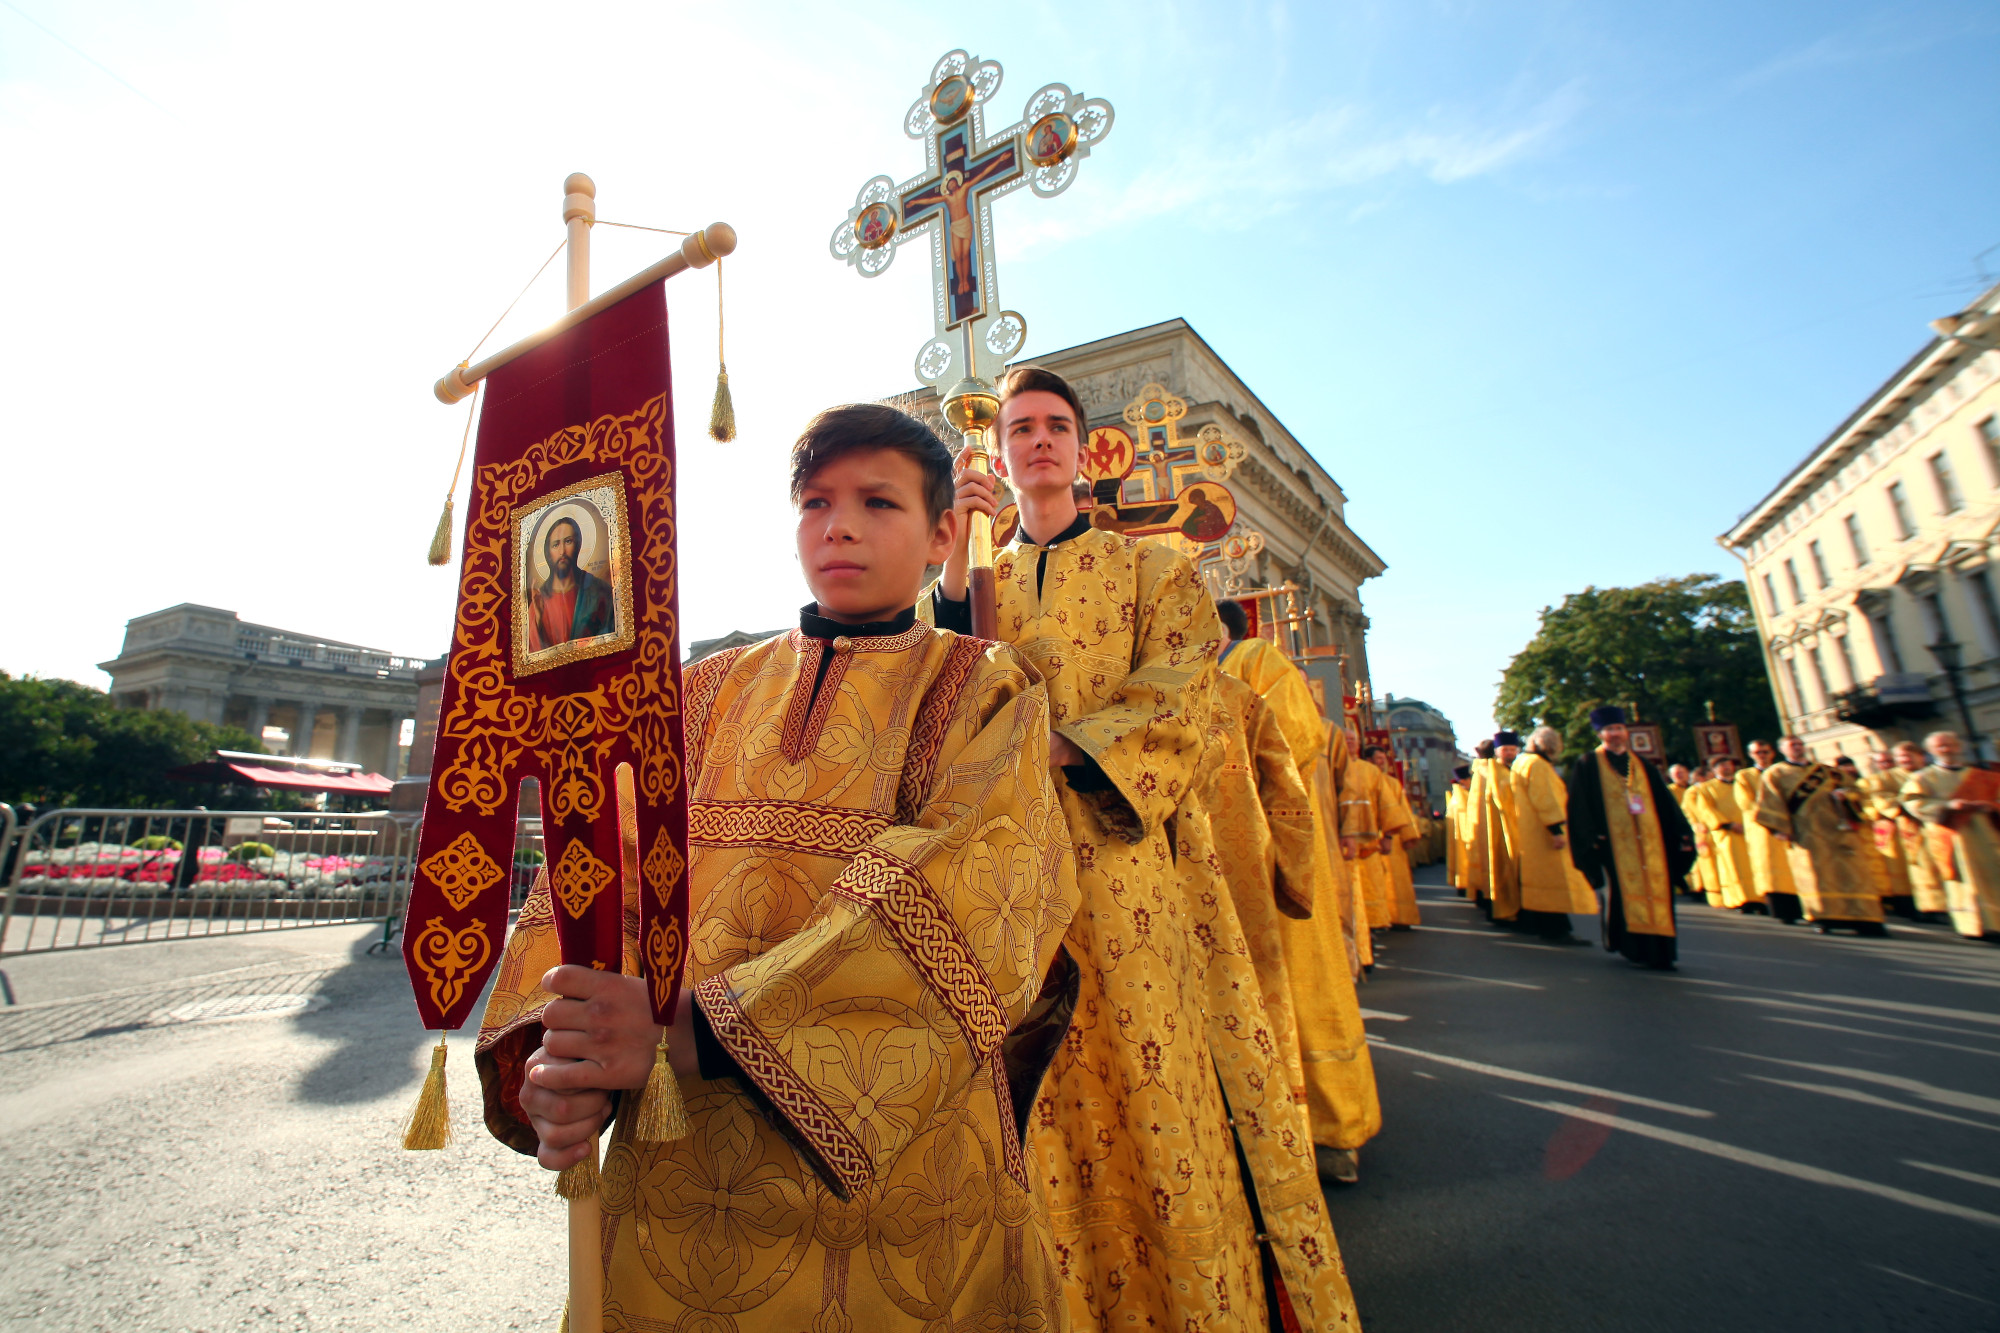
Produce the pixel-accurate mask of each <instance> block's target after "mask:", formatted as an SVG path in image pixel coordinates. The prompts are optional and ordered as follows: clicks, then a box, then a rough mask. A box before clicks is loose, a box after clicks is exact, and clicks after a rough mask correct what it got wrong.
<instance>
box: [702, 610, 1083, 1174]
mask: <svg viewBox="0 0 2000 1333" xmlns="http://www.w3.org/2000/svg"><path fill="white" fill-rule="evenodd" d="M968 642H972V641H968ZM985 653H986V655H985V657H984V658H983V659H982V661H981V666H980V669H979V670H978V671H977V672H975V673H974V675H973V677H972V679H971V680H969V681H968V682H966V684H965V685H964V686H963V687H961V694H960V697H959V698H958V700H957V701H956V703H955V704H954V706H953V707H952V710H951V721H950V725H949V726H948V727H947V728H946V729H945V733H944V736H943V740H942V745H941V750H940V753H939V755H938V761H937V766H936V768H935V770H934V772H935V776H934V777H933V778H932V780H931V790H930V792H929V793H928V795H927V797H926V798H925V799H924V801H923V803H922V805H921V807H920V808H919V810H918V811H917V813H916V815H915V817H914V819H912V820H911V821H910V822H909V823H902V824H894V825H891V826H890V827H889V828H887V829H885V830H883V831H882V832H881V833H879V834H877V835H876V836H875V837H874V838H873V839H872V840H870V842H869V843H868V845H866V846H865V847H863V848H862V849H861V850H860V851H859V852H858V853H856V855H855V856H854V858H853V860H852V861H850V862H849V864H848V866H847V868H846V869H845V870H844V871H842V872H841V874H840V876H839V877H838V878H837V879H836V880H835V881H834V883H833V884H832V886H831V888H830V890H829V891H828V893H827V895H826V897H825V898H823V899H822V900H821V902H820V903H819V905H818V907H817V908H816V909H815V911H814V912H813V914H812V916H811V917H810V918H809V919H808V920H807V922H806V924H805V925H804V926H803V927H802V928H801V929H800V930H799V931H798V932H797V933H796V934H794V935H792V936H791V937H790V938H788V939H786V940H784V941H783V942H782V943H779V944H777V945H775V946H774V947H772V948H770V949H769V950H768V951H766V952H765V953H763V954H760V955H759V956H757V957H755V958H752V959H748V960H746V961H744V962H741V963H738V964H736V965H735V966H733V967H730V968H727V969H725V970H723V971H720V972H717V973H715V974H713V975H711V976H709V977H708V978H707V979H705V980H704V981H702V982H701V983H700V985H698V986H697V987H696V988H695V996H696V999H697V1000H698V1001H699V1002H700V1005H701V1011H702V1013H703V1015H704V1016H705V1018H706V1019H707V1021H708V1024H709V1026H710V1028H711V1029H712V1030H713V1032H714V1035H715V1037H716V1039H717V1040H718V1041H719V1042H721V1044H722V1045H723V1046H724V1047H725V1048H726V1049H727V1050H728V1052H729V1054H730V1057H731V1058H732V1059H734V1060H735V1061H736V1063H737V1065H738V1067H739V1068H740V1069H741V1071H742V1073H743V1076H744V1077H745V1078H748V1079H749V1080H751V1081H752V1082H753V1083H755V1084H756V1086H757V1089H758V1091H759V1092H760V1093H762V1094H763V1096H764V1097H765V1098H766V1099H767V1100H768V1102H769V1103H770V1105H771V1106H772V1107H773V1108H775V1109H776V1110H777V1112H778V1113H779V1114H781V1115H783V1116H784V1117H785V1119H786V1121H787V1122H788V1125H789V1128H790V1131H791V1132H792V1134H793V1135H794V1137H795V1138H796V1140H797V1141H799V1142H801V1143H803V1144H805V1145H806V1146H807V1147H809V1148H810V1149H811V1150H812V1153H813V1155H814V1156H815V1157H816V1158H817V1159H818V1162H819V1164H820V1165H821V1166H822V1167H823V1168H824V1170H825V1172H826V1174H827V1176H828V1177H829V1182H830V1183H831V1184H832V1185H834V1186H835V1187H836V1188H840V1189H845V1190H848V1191H852V1190H856V1189H860V1188H862V1187H863V1186H865V1185H867V1184H868V1183H869V1182H870V1181H871V1180H873V1179H875V1178H876V1176H877V1174H878V1173H879V1172H880V1171H882V1170H883V1169H884V1168H886V1167H887V1166H888V1164H889V1163H891V1162H892V1161H894V1159H895V1158H896V1156H897V1155H898V1154H899V1153H901V1152H902V1151H903V1149H904V1148H905V1147H906V1146H907V1145H908V1144H909V1142H910V1140H911V1138H912V1136H913V1135H914V1134H915V1133H916V1132H917V1130H918V1128H919V1127H920V1126H922V1125H924V1124H925V1123H927V1122H928V1121H929V1120H930V1119H931V1118H932V1116H933V1115H934V1113H935V1112H936V1111H937V1109H938V1108H939V1107H941V1106H942V1105H944V1104H946V1103H948V1102H950V1101H951V1100H952V1099H954V1098H958V1097H961V1096H963V1095H964V1093H965V1089H966V1087H967V1085H968V1084H971V1083H972V1082H974V1081H975V1080H977V1079H979V1078H981V1076H985V1077H987V1078H989V1079H990V1080H991V1086H992V1092H993V1095H995V1096H996V1097H998V1098H999V1099H1000V1102H1001V1106H1002V1108H1003V1112H1002V1116H1001V1119H1002V1121H1003V1123H1005V1124H1008V1125H1010V1126H1011V1124H1012V1115H1011V1111H1006V1110H1004V1108H1006V1107H1007V1106H1009V1105H1010V1103H1009V1102H1008V1101H1007V1096H1008V1094H1007V1090H1006V1088H1005V1086H1004V1084H1005V1074H1004V1072H1003V1065H1002V1061H1001V1056H1000V1042H1001V1038H1003V1037H1004V1036H1006V1034H1007V1031H1008V1029H1009V1028H1010V1027H1012V1026H1013V1025H1014V1024H1015V1023H1016V1022H1017V1021H1019V1020H1020V1018H1021V1017H1022V1016H1023V1015H1024V1014H1025V1013H1026V1012H1027V1009H1028V1007H1029V1005H1030V1004H1031V1003H1032V1002H1033V1000H1034V997H1035V994H1036V991H1037V990H1038V988H1039V986H1040V982H1041V978H1042V975H1043V973H1044V971H1045V970H1046V969H1047V967H1048V964H1049V962H1050V960H1051V959H1052V958H1053V957H1054V955H1055V951H1056V949H1057V947H1058V946H1059V945H1060V944H1061V942H1062V935H1063V931H1064V930H1065V929H1066V928H1067V927H1068V924H1069V918H1070V915H1071V913H1072V912H1074V911H1075V909H1076V901H1077V889H1076V874H1075V867H1074V865H1073V863H1072V860H1071V856H1072V853H1071V851H1070V842H1069V838H1068V835H1067V832H1066V830H1065V827H1064V823H1063V815H1062V811H1061V808H1060V807H1059V806H1058V805H1057V803H1056V793H1055V789H1054V786H1053V783H1052V781H1051V779H1050V777H1049V773H1048V734H1049V733H1048V725H1049V724H1048V704H1047V698H1046V695H1045V693H1044V690H1043V688H1042V686H1041V685H1040V683H1039V682H1037V681H1035V680H1034V679H1033V678H1032V677H1031V676H1030V675H1029V674H1028V673H1027V672H1026V671H1025V670H1024V669H1023V668H1021V667H1020V666H1019V665H1017V664H1016V661H1015V659H1014V657H1013V650H1012V649H1009V648H1006V647H1004V646H1001V645H987V646H986V648H985ZM1011 1146H1012V1147H1013V1149H1014V1150H1015V1152H1014V1155H1015V1156H1016V1157H1018V1147H1019V1145H1018V1144H1013V1145H1011Z"/></svg>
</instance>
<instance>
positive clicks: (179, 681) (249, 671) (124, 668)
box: [98, 603, 424, 778]
mask: <svg viewBox="0 0 2000 1333" xmlns="http://www.w3.org/2000/svg"><path fill="white" fill-rule="evenodd" d="M423 666H424V660H423V659H422V658H417V657H396V656H393V655H391V654H389V653H386V652H383V651H382V650H380V649H377V648H364V647H362V646H361V645H359V644H354V643H337V642H334V641H332V640H329V639H320V638H315V637H313V636H311V635H308V634H295V633H293V632H291V631H290V630H281V629H274V628H273V627H271V626H269V625H250V624H246V623H244V621H243V620H242V619H241V618H239V617H238V616H237V614H236V613H235V612H234V611H222V610H218V609H217V608H215V607H212V606H194V605H190V604H186V603H184V604H182V605H180V606H172V607H168V608H167V609H166V610H164V611H154V612H152V613H151V614H149V615H143V616H138V617H135V618H134V619H132V620H131V621H128V622H127V623H126V626H125V645H124V647H123V648H121V649H120V650H119V653H118V656H116V657H114V658H112V659H111V660H110V661H108V662H100V663H98V668H99V669H100V670H102V671H104V672H106V673H108V674H109V675H110V677H111V696H112V698H114V699H116V700H117V701H118V702H119V703H120V704H122V705H124V706H125V707H128V708H170V709H172V710H174V711H175V712H177V713H184V714H186V715H187V716H188V717H191V718H193V719H194V720H195V721H197V722H214V723H220V724H224V725H227V726H233V727H241V728H242V729H243V730H245V731H247V732H249V733H250V734H251V735H252V736H259V737H262V738H263V740H264V748H265V749H266V750H269V751H270V752H272V753H274V754H288V755H295V756H298V757H300V758H310V759H333V760H338V761H340V762H342V763H354V764H361V765H363V766H365V767H366V768H368V769H370V770H372V771H374V772H377V773H380V774H382V775H383V776H385V777H390V778H394V777H399V776H401V775H402V772H403V770H404V766H405V762H406V756H407V754H408V748H407V747H406V746H405V745H404V744H403V730H404V723H405V722H408V721H410V720H411V719H413V718H414V717H415V716H416V713H417V672H418V670H419V669H420V668H422V667H423Z"/></svg>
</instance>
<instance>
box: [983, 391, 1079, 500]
mask: <svg viewBox="0 0 2000 1333" xmlns="http://www.w3.org/2000/svg"><path fill="white" fill-rule="evenodd" d="M1077 426H1078V423H1077V419H1076V413H1075V412H1074V411H1073V410H1071V408H1070V405H1069V404H1068V403H1066V402H1064V401H1063V399H1062V398H1060V397H1059V396H1057V395H1056V394H1052V393H1049V392H1047V391H1046V390H1043V389H1035V390H1032V391H1030V392H1028V393H1017V394H1015V395H1014V396H1013V397H1012V398H1009V399H1008V400H1007V402H1006V403H1005V405H1003V406H1002V407H1001V409H1000V475H1001V476H1003V477H1005V478H1007V480H1008V482H1009V483H1010V484H1012V486H1013V487H1014V489H1015V490H1016V491H1017V492H1019V493H1021V494H1023V495H1052V494H1056V493H1058V492H1060V493H1061V494H1063V495H1068V494H1069V493H1070V483H1071V482H1072V481H1074V480H1075V479H1076V458H1077V452H1078V449H1079V438H1078V437H1079V435H1080V434H1081V432H1080V431H1079V430H1078V429H1077Z"/></svg>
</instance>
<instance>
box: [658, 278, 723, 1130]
mask: <svg viewBox="0 0 2000 1333" xmlns="http://www.w3.org/2000/svg"><path fill="white" fill-rule="evenodd" d="M715 364H716V372H715V403H714V405H713V406H711V407H710V408H709V409H708V437H709V438H710V439H711V440H720V441H721V442H722V443H724V444H727V443H729V441H731V440H733V439H735V438H736V400H735V399H733V398H731V397H730V396H729V359H728V358H727V357H725V356H724V355H723V354H722V261H721V260H720V259H718V260H716V261H715ZM641 1137H642V1138H643V1137H644V1136H643V1135H641Z"/></svg>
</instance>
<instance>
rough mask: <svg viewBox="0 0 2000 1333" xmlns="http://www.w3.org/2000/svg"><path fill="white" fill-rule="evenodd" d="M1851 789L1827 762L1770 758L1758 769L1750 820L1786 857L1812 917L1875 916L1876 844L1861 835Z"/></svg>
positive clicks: (1878, 908) (1878, 905)
mask: <svg viewBox="0 0 2000 1333" xmlns="http://www.w3.org/2000/svg"><path fill="white" fill-rule="evenodd" d="M1861 819H1862V814H1861V807H1860V802H1859V799H1858V798H1857V796H1856V795H1855V793H1853V792H1851V791H1849V790H1847V789H1846V788H1845V787H1843V786H1841V784H1840V776H1839V772H1838V770H1836V769H1834V768H1832V767H1830V766H1829V765H1826V764H1791V763H1776V764H1773V765H1771V767H1770V768H1768V769H1766V770H1765V772H1764V783H1763V787H1762V789H1761V793H1760V797H1759V799H1758V802H1757V809H1756V820H1757V822H1758V823H1759V824H1762V825H1763V826H1764V827H1765V828H1767V829H1769V830H1770V831H1771V832H1772V833H1773V834H1779V835H1782V837H1783V839H1786V840H1788V841H1784V840H1778V839H1774V841H1775V842H1776V843H1777V846H1778V847H1781V848H1783V849H1784V851H1785V856H1786V859H1787V860H1788V861H1789V862H1790V863H1791V872H1792V882H1793V883H1794V884H1795V885H1797V889H1796V892H1797V893H1798V895H1799V902H1800V904H1801V905H1802V906H1803V907H1804V908H1805V913H1806V918H1807V919H1808V920H1811V921H1880V920H1881V919H1882V896H1881V894H1880V893H1879V892H1878V891H1877V888H1876V884H1877V880H1876V871H1875V865H1874V858H1875V849H1874V847H1873V846H1872V842H1873V837H1872V832H1871V835H1870V837H1868V838H1864V837H1863V836H1862V833H1861V827H1860V826H1861Z"/></svg>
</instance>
